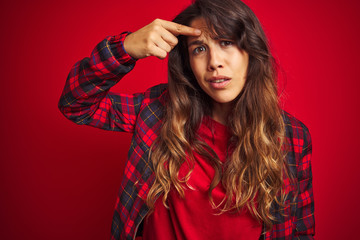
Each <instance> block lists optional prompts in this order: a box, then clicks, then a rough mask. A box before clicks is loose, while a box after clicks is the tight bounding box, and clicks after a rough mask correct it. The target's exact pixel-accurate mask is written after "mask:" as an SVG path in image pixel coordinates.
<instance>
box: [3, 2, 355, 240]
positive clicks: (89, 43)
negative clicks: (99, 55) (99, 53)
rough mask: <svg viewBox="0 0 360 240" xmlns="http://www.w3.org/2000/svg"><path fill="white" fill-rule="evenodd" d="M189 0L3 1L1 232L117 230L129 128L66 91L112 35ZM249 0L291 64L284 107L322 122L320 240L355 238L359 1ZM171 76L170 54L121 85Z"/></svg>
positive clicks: (314, 129)
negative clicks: (85, 112) (76, 104)
mask: <svg viewBox="0 0 360 240" xmlns="http://www.w3.org/2000/svg"><path fill="white" fill-rule="evenodd" d="M188 1H189V0H183V1H171V2H170V1H165V0H161V1H160V0H153V1H145V0H141V1H139V0H138V1H114V0H108V1H99V0H98V1H93V0H75V1H74V0H73V1H68V0H65V1H61V2H60V1H42V0H33V1H6V2H5V1H2V2H1V3H0V19H1V25H0V29H1V40H0V41H1V44H0V46H1V58H0V61H1V64H0V68H1V75H2V77H1V94H0V102H1V104H0V106H1V107H0V109H1V118H0V119H1V124H0V127H1V136H2V141H1V145H0V146H1V155H0V156H1V161H0V187H1V189H0V190H1V197H0V218H1V224H0V238H1V239H16V240H17V239H108V238H109V236H110V226H111V219H112V214H113V209H114V205H115V200H116V195H117V191H118V187H119V185H120V180H121V175H122V171H123V163H124V160H125V158H126V155H127V150H128V147H129V140H130V135H129V134H124V133H113V132H106V131H101V130H98V129H95V128H90V127H85V126H83V127H80V126H77V125H75V124H74V123H71V122H70V121H68V120H66V119H65V118H64V117H63V116H62V115H61V114H60V112H59V111H58V110H57V101H58V99H59V96H60V93H61V91H62V88H63V86H64V83H65V79H66V76H67V73H68V71H69V70H70V68H71V66H72V65H73V64H74V63H75V62H76V61H77V60H79V59H81V58H83V57H85V56H88V55H89V54H90V52H91V50H92V48H93V47H94V46H95V45H96V44H97V43H98V42H99V41H101V40H102V39H103V38H104V37H105V36H107V35H113V34H117V33H120V32H122V31H124V30H130V31H135V30H137V29H138V28H140V27H141V26H143V25H145V24H147V23H149V22H150V21H152V20H153V19H154V18H156V17H158V18H164V19H168V20H170V19H172V18H173V17H174V16H175V15H176V14H177V13H178V12H179V10H180V9H182V8H183V7H184V6H186V5H187V4H188ZM246 2H247V3H248V4H249V6H250V7H251V8H252V9H253V10H254V12H255V13H256V14H257V16H258V17H259V19H260V21H261V22H262V23H263V25H264V28H265V31H266V32H267V34H268V36H269V38H270V39H271V45H272V47H273V51H274V54H275V56H276V57H277V58H278V60H279V63H280V65H281V66H282V68H283V70H284V73H285V74H286V78H287V81H286V85H285V91H286V99H285V109H287V110H288V111H290V112H291V113H293V114H294V115H295V116H296V117H298V118H299V119H301V120H302V121H303V122H304V123H305V124H306V125H307V126H308V127H309V129H310V131H311V133H312V138H313V175H314V190H315V208H316V214H315V215H316V235H317V239H321V240H323V239H356V237H355V236H357V235H358V234H357V232H358V216H359V214H360V205H359V204H358V203H357V202H356V201H357V199H359V195H360V194H359V187H358V169H359V157H358V154H357V148H358V147H359V146H358V145H359V144H358V143H359V141H358V136H359V133H360V132H359V127H358V123H359V120H358V118H359V105H360V104H359V103H360V102H359V99H358V96H359V90H360V89H359V86H360V84H359V80H360V79H359V73H358V71H359V56H360V47H359V36H360V31H359V30H360V27H359V22H360V21H359V12H360V2H358V1H353V0H342V1H341V2H340V3H339V1H334V0H317V1H311V0H303V1H288V0H272V1H265V0H262V1H261V0H253V1H250V0H247V1H246ZM132 79H134V80H132ZM164 81H166V62H165V61H160V60H158V59H155V58H148V59H145V60H142V61H139V62H138V63H137V66H136V69H135V70H134V71H133V72H131V73H130V74H129V75H128V76H127V77H126V78H125V79H124V80H123V81H122V82H121V83H120V84H118V86H117V87H116V90H117V91H119V90H120V88H121V89H126V90H125V91H126V92H129V93H130V92H135V91H142V90H145V89H146V88H147V87H149V86H151V85H154V84H156V83H159V82H164ZM122 91H124V90H122Z"/></svg>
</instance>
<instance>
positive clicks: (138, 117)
mask: <svg viewBox="0 0 360 240" xmlns="http://www.w3.org/2000/svg"><path fill="white" fill-rule="evenodd" d="M127 34H128V32H124V33H122V34H120V35H117V36H112V37H108V38H106V39H105V40H103V41H102V42H100V43H99V44H98V45H97V46H96V48H95V49H94V51H93V52H92V54H91V56H90V57H89V58H84V59H83V60H81V61H79V62H77V63H76V64H75V65H74V66H73V68H72V69H71V71H70V73H69V76H68V78H67V80H66V84H65V87H64V90H63V93H62V95H61V98H60V101H59V109H60V111H61V112H62V113H63V114H64V116H65V117H67V118H68V119H69V120H71V121H73V122H75V123H77V124H80V125H83V124H85V125H89V126H93V127H97V128H101V129H104V130H111V131H125V132H131V133H133V137H132V140H131V146H130V150H129V153H128V160H127V162H126V165H125V170H124V175H123V180H122V183H121V186H120V190H119V195H118V198H117V201H116V206H115V211H114V216H113V222H112V227H111V240H115V239H135V235H136V234H137V233H138V231H139V230H140V229H139V226H140V223H141V222H142V220H143V219H144V217H145V216H146V214H147V213H148V208H147V206H146V204H145V201H144V199H146V196H147V194H148V191H149V189H150V187H151V185H152V184H153V181H154V173H153V172H152V168H151V166H150V163H149V158H148V156H149V149H150V146H151V144H152V143H153V141H154V140H155V139H156V137H157V136H158V134H159V131H160V128H161V124H162V122H161V119H162V115H163V107H164V104H165V101H166V94H167V85H166V84H161V85H157V86H155V87H152V88H150V89H148V90H146V91H145V92H143V93H137V94H132V95H131V94H117V93H112V92H110V91H109V89H110V88H111V87H112V86H114V85H115V84H116V83H117V82H118V81H119V80H120V79H121V78H122V77H123V76H124V75H125V74H126V73H128V72H129V71H131V70H132V69H133V67H134V66H135V62H136V60H135V59H132V58H131V56H129V55H128V54H127V53H126V52H125V50H124V48H123V40H124V38H125V37H126V35H127ZM284 121H285V124H286V141H285V144H284V148H286V149H287V151H288V155H287V161H288V163H289V166H290V170H291V172H292V173H293V174H294V176H296V179H297V180H298V184H296V186H293V185H292V184H290V181H289V180H288V179H285V182H286V183H287V185H286V186H285V188H284V190H285V191H287V192H289V196H288V200H287V203H288V204H287V205H286V207H285V208H284V209H279V207H277V206H276V205H274V207H273V210H274V214H275V216H276V219H277V220H276V221H274V227H273V229H272V230H271V231H270V232H267V233H266V234H264V235H262V236H261V239H284V240H285V239H312V235H313V234H314V198H313V192H312V174H311V163H310V158H311V138H310V134H309V131H308V129H307V128H306V126H305V125H304V124H302V123H301V122H300V121H298V120H296V119H295V118H294V117H292V116H291V115H289V114H287V113H285V112H284ZM294 190H298V193H299V194H298V196H297V198H296V201H295V202H292V201H291V199H292V197H293V192H294ZM281 213H284V214H285V215H283V214H281Z"/></svg>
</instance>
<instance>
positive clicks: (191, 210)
mask: <svg viewBox="0 0 360 240" xmlns="http://www.w3.org/2000/svg"><path fill="white" fill-rule="evenodd" d="M198 134H199V136H200V138H202V139H203V140H204V141H205V142H206V143H207V144H208V145H209V146H210V147H211V148H212V149H213V150H214V151H215V152H216V154H217V155H218V157H219V158H220V160H221V161H225V159H226V154H227V150H228V147H227V145H228V144H227V143H228V139H229V133H228V130H227V127H226V126H224V125H222V124H221V123H218V122H216V121H214V120H213V119H211V118H209V117H206V118H204V121H203V122H202V124H201V126H200V129H199V132H198ZM188 171H189V168H188V166H187V164H183V165H182V166H181V168H180V171H179V178H182V177H184V176H185V175H186V174H187V173H188ZM213 177H214V169H213V167H212V166H211V165H210V163H209V162H208V161H207V160H206V159H204V158H202V157H201V156H200V155H198V154H195V167H194V170H193V172H192V174H191V177H190V179H189V181H188V184H189V185H190V186H191V187H192V188H193V189H189V188H188V187H186V188H185V199H182V198H181V197H180V196H179V195H178V193H177V192H176V190H171V191H170V194H169V197H168V201H167V202H168V205H169V209H167V208H165V207H164V205H163V204H162V201H161V200H162V199H161V197H159V199H158V200H157V201H156V203H155V209H154V212H153V213H152V214H151V215H150V216H149V218H148V219H147V218H145V219H144V232H143V239H144V240H155V239H156V240H169V239H178V240H180V239H191V240H199V239H214V240H215V239H216V240H218V239H236V240H241V239H243V240H245V239H246V240H252V239H259V236H260V234H261V228H262V224H261V223H259V222H257V221H256V220H255V219H254V218H253V217H252V216H251V215H250V213H249V212H248V211H247V210H244V211H242V212H240V213H229V212H226V213H223V214H220V215H216V213H218V210H214V209H213V208H212V206H211V204H210V202H209V198H208V189H209V186H210V183H211V181H212V179H213ZM212 195H213V198H214V201H215V203H216V204H219V203H220V202H221V200H222V199H223V198H224V196H225V190H224V189H223V187H222V186H221V184H219V185H218V186H217V187H216V188H215V189H214V190H213V192H212Z"/></svg>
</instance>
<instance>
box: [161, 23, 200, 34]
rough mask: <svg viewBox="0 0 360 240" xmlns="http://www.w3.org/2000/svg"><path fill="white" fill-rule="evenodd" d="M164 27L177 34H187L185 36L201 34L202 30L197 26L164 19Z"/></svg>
mask: <svg viewBox="0 0 360 240" xmlns="http://www.w3.org/2000/svg"><path fill="white" fill-rule="evenodd" d="M161 25H162V26H163V28H165V29H166V30H168V31H169V32H171V33H172V34H174V35H175V36H179V35H185V36H194V37H196V36H199V35H200V34H201V30H200V29H197V28H192V27H188V26H185V25H181V24H178V23H174V22H169V21H163V22H161Z"/></svg>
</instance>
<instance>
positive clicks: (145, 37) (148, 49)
mask: <svg viewBox="0 0 360 240" xmlns="http://www.w3.org/2000/svg"><path fill="white" fill-rule="evenodd" d="M200 34H201V31H200V30H199V29H195V28H191V27H188V26H184V25H180V24H177V23H174V22H169V21H165V20H161V19H155V20H154V21H153V22H152V23H150V24H149V25H146V26H145V27H143V28H141V29H139V30H137V31H136V32H133V33H131V34H129V35H128V36H127V37H126V38H125V41H124V49H125V51H126V52H127V53H128V54H129V55H130V56H131V57H133V58H136V59H141V58H145V57H149V56H155V57H158V58H160V59H164V58H166V56H167V53H168V52H170V51H171V50H172V49H173V48H174V47H175V46H176V44H177V43H178V39H177V38H176V37H177V36H178V35H186V36H199V35H200Z"/></svg>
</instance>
